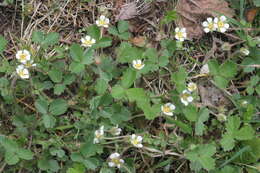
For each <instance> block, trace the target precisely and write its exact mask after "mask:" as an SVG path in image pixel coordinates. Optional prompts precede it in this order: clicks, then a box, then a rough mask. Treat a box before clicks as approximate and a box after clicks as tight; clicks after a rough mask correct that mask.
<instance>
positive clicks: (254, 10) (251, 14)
mask: <svg viewBox="0 0 260 173" xmlns="http://www.w3.org/2000/svg"><path fill="white" fill-rule="evenodd" d="M258 11H259V8H256V7H253V8H250V9H249V10H247V11H246V20H247V21H248V22H250V23H252V22H253V21H254V19H255V17H256V15H257V13H258Z"/></svg>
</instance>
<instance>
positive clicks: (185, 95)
mask: <svg viewBox="0 0 260 173" xmlns="http://www.w3.org/2000/svg"><path fill="white" fill-rule="evenodd" d="M189 96H190V95H189V94H188V93H183V94H182V95H181V98H182V99H183V100H188V97H189Z"/></svg>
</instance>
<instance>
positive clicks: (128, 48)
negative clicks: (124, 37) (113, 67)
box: [116, 42, 143, 63]
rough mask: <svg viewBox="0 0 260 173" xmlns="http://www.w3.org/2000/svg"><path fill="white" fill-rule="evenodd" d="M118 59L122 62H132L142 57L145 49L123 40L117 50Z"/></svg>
mask: <svg viewBox="0 0 260 173" xmlns="http://www.w3.org/2000/svg"><path fill="white" fill-rule="evenodd" d="M116 53H117V59H116V60H117V61H118V62H120V63H132V61H133V60H135V59H140V57H141V56H142V53H143V51H142V50H141V49H139V48H136V47H133V46H132V45H131V44H130V43H127V42H122V43H121V44H120V47H119V48H118V49H117V50H116Z"/></svg>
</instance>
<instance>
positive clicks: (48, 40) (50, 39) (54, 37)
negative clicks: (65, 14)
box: [41, 32, 59, 48]
mask: <svg viewBox="0 0 260 173" xmlns="http://www.w3.org/2000/svg"><path fill="white" fill-rule="evenodd" d="M58 42H59V34H58V33H56V32H51V33H48V34H47V35H46V36H45V39H44V40H43V41H42V42H41V45H42V46H43V47H45V48H46V47H48V46H53V45H55V44H57V43H58Z"/></svg>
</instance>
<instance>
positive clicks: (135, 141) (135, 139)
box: [130, 134, 143, 148]
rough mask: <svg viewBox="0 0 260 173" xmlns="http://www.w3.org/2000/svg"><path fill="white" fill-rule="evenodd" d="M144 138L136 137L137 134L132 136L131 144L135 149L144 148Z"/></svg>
mask: <svg viewBox="0 0 260 173" xmlns="http://www.w3.org/2000/svg"><path fill="white" fill-rule="evenodd" d="M142 140H143V138H142V136H136V135H135V134H132V136H131V140H130V141H131V144H133V145H134V146H135V147H137V148H142V147H143V144H142Z"/></svg>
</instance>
